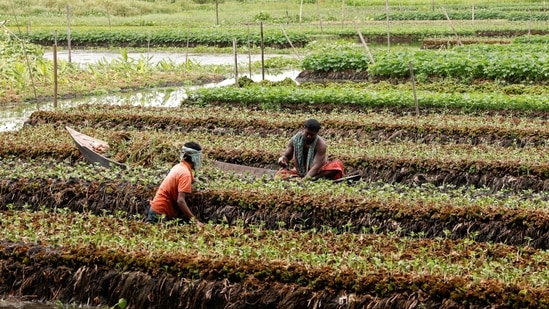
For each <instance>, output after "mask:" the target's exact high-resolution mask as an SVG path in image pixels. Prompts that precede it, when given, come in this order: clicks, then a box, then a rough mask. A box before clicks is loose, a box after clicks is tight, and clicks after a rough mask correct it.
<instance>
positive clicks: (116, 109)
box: [26, 105, 549, 146]
mask: <svg viewBox="0 0 549 309" xmlns="http://www.w3.org/2000/svg"><path fill="white" fill-rule="evenodd" d="M308 117H315V118H316V119H317V120H319V121H320V122H321V124H322V127H323V129H322V133H321V135H322V136H324V137H330V138H336V137H346V136H349V137H354V138H355V139H356V141H367V140H374V141H383V140H389V141H390V140H408V141H409V140H413V141H416V142H418V143H420V142H421V141H423V142H425V143H459V144H496V145H501V146H527V145H528V146H535V145H540V144H541V145H542V144H544V143H545V142H546V140H547V139H548V138H549V127H548V126H547V120H545V119H539V118H533V117H516V116H505V115H500V116H490V115H485V116H468V115H459V114H458V115H451V114H435V113H429V114H424V115H421V116H419V117H418V116H416V115H396V114H393V113H388V112H379V113H378V112H360V111H356V112H351V111H333V112H331V113H329V114H318V115H311V114H310V113H305V112H296V111H293V112H289V111H275V110H269V111H265V110H254V109H251V108H245V107H232V108H230V109H227V108H225V107H218V106H208V107H200V106H193V105H190V106H182V107H180V108H143V107H128V106H109V105H99V106H98V105H84V106H79V107H78V108H71V109H64V110H61V109H58V110H55V111H36V112H33V113H32V114H31V116H30V118H29V119H28V120H27V122H26V124H27V125H31V126H35V125H39V124H47V123H55V124H57V125H61V124H63V125H68V126H77V125H79V124H81V123H82V122H85V123H86V124H87V126H89V127H93V128H105V129H106V128H111V129H113V130H127V129H138V130H166V131H203V132H205V131H211V132H217V133H219V134H235V135H242V134H248V133H254V134H256V135H261V136H266V135H275V134H280V135H284V136H287V135H288V134H291V133H292V132H295V131H296V130H299V129H300V128H301V127H302V126H303V122H304V120H305V119H307V118H308Z"/></svg>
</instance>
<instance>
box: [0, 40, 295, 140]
mask: <svg viewBox="0 0 549 309" xmlns="http://www.w3.org/2000/svg"><path fill="white" fill-rule="evenodd" d="M186 56H187V55H185V54H175V53H156V52H155V53H129V54H128V57H129V58H132V59H139V57H147V59H150V60H149V61H160V60H161V59H171V60H172V61H175V62H178V61H181V62H184V61H185V57H186ZM278 56H279V55H266V56H265V58H270V57H278ZM48 57H52V55H51V53H49V54H46V55H45V58H48ZM58 57H59V59H63V57H67V58H68V53H67V52H62V53H60V54H59V55H58ZM120 57H121V55H120V54H116V53H106V52H90V51H73V52H72V53H71V61H72V62H75V63H81V64H85V63H92V62H98V61H102V60H108V61H110V60H112V59H115V58H120ZM241 58H244V57H241ZM245 58H246V59H245V61H248V56H246V57H245ZM189 59H193V61H197V62H199V63H200V64H203V65H204V64H234V56H232V55H189ZM260 59H261V55H252V61H258V60H260ZM242 61H244V60H242ZM239 63H240V61H239ZM299 72H300V71H298V70H290V71H285V72H282V73H281V74H277V75H269V74H266V75H265V79H266V80H270V81H280V80H283V79H285V78H291V79H294V80H295V79H296V77H297V75H298V74H299ZM244 75H246V76H248V74H242V76H244ZM251 79H252V80H254V81H261V80H262V79H263V76H262V75H261V74H252V76H251ZM234 83H235V80H234V78H232V79H226V80H224V81H223V82H220V83H215V84H207V85H203V86H200V87H219V86H225V85H230V84H234ZM193 88H196V87H180V88H165V89H164V88H161V89H153V90H147V91H141V92H131V93H117V94H112V95H103V96H94V97H85V98H79V99H70V100H59V101H58V102H57V106H58V107H73V106H78V105H81V104H96V103H97V104H116V105H133V106H135V105H138V106H156V107H177V106H179V105H180V104H181V101H182V100H183V99H185V98H186V97H187V94H186V91H187V90H188V89H193ZM53 109H54V105H53V101H52V102H46V103H40V104H35V103H33V104H17V105H16V106H11V107H10V106H8V107H1V108H0V132H2V131H15V130H18V129H20V128H21V127H22V126H23V124H24V122H25V121H26V120H27V119H28V118H29V116H30V115H31V114H32V113H33V112H34V111H36V110H53Z"/></svg>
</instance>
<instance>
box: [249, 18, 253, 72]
mask: <svg viewBox="0 0 549 309" xmlns="http://www.w3.org/2000/svg"><path fill="white" fill-rule="evenodd" d="M248 74H250V78H252V47H251V44H250V25H249V24H248Z"/></svg>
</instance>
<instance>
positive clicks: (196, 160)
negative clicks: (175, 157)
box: [179, 146, 202, 171]
mask: <svg viewBox="0 0 549 309" xmlns="http://www.w3.org/2000/svg"><path fill="white" fill-rule="evenodd" d="M185 155H187V156H189V157H190V158H191V161H192V162H193V165H194V170H195V171H196V170H198V169H199V168H200V161H201V157H202V151H201V150H196V149H194V148H190V147H185V146H183V147H182V148H181V154H180V156H179V158H180V159H181V161H183V160H184V158H185Z"/></svg>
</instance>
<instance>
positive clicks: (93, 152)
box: [65, 126, 126, 169]
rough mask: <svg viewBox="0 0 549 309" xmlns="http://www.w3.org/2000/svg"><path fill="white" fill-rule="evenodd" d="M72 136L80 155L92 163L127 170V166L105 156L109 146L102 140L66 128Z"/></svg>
mask: <svg viewBox="0 0 549 309" xmlns="http://www.w3.org/2000/svg"><path fill="white" fill-rule="evenodd" d="M65 129H67V131H69V134H70V135H71V137H72V139H73V140H74V143H75V144H76V147H78V150H80V153H81V154H82V156H84V158H85V159H86V160H88V161H89V162H90V163H94V164H96V163H97V164H99V165H101V166H104V167H106V168H112V167H118V168H122V169H126V165H124V164H122V163H119V162H116V161H113V160H111V159H109V158H107V157H106V156H105V155H104V154H105V153H106V151H107V150H108V149H109V144H107V142H105V141H102V140H100V139H96V138H93V137H91V136H88V135H86V134H84V133H80V132H78V131H76V130H74V129H72V128H70V127H67V126H66V127H65Z"/></svg>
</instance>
